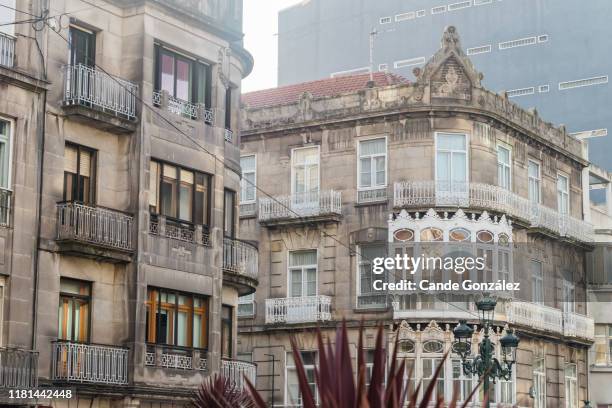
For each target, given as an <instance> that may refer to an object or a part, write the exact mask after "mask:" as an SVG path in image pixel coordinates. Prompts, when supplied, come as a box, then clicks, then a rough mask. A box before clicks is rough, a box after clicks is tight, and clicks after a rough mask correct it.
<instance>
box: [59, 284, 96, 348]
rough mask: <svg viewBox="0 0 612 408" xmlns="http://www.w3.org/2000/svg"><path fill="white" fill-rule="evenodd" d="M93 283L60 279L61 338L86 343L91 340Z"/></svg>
mask: <svg viewBox="0 0 612 408" xmlns="http://www.w3.org/2000/svg"><path fill="white" fill-rule="evenodd" d="M90 305H91V284H90V283H89V282H84V281H79V280H74V279H65V278H62V279H61V280H60V299H59V319H58V321H59V324H58V334H57V338H58V339H59V340H67V341H75V342H81V343H86V342H88V341H89V322H90V316H91V309H90Z"/></svg>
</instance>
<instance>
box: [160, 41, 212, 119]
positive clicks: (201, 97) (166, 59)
mask: <svg viewBox="0 0 612 408" xmlns="http://www.w3.org/2000/svg"><path fill="white" fill-rule="evenodd" d="M155 52H156V67H155V89H156V90H157V91H166V92H168V94H169V95H170V96H171V97H174V98H176V99H181V100H183V101H186V102H191V103H201V104H203V105H204V106H206V107H207V108H209V107H210V106H211V82H212V77H211V69H210V66H209V65H208V64H205V63H203V62H200V61H197V60H195V59H194V58H190V57H187V56H185V55H183V54H179V53H176V52H174V51H171V50H169V49H167V48H164V47H162V46H160V45H156V47H155Z"/></svg>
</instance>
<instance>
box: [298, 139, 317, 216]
mask: <svg viewBox="0 0 612 408" xmlns="http://www.w3.org/2000/svg"><path fill="white" fill-rule="evenodd" d="M291 179H292V182H291V193H292V194H293V202H292V204H293V205H297V206H302V205H304V206H310V205H315V206H318V205H319V195H318V193H319V147H318V146H315V147H304V148H297V149H293V151H292V152H291Z"/></svg>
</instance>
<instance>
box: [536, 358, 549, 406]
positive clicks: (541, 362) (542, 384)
mask: <svg viewBox="0 0 612 408" xmlns="http://www.w3.org/2000/svg"><path fill="white" fill-rule="evenodd" d="M533 395H534V397H533V406H534V408H546V359H545V358H544V350H543V349H542V348H540V349H539V350H537V351H536V355H535V356H534V360H533Z"/></svg>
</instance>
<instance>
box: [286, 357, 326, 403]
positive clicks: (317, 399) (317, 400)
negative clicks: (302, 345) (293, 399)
mask: <svg viewBox="0 0 612 408" xmlns="http://www.w3.org/2000/svg"><path fill="white" fill-rule="evenodd" d="M299 352H300V353H302V352H314V353H315V359H316V363H315V365H311V364H308V365H306V364H305V365H304V369H306V368H309V367H312V368H313V369H314V368H316V365H317V364H318V361H319V351H318V350H299ZM288 353H293V352H292V351H285V352H284V354H285V356H284V358H285V388H284V394H285V398H284V403H285V405H284V406H285V407H293V406H294V405H289V392H288V389H287V386H288V385H289V382H288V379H289V374H288V372H289V368H290V367H291V368H293V369H295V368H296V366H295V361H294V362H293V364H294V365H292V366H289V365H288V361H289V359H288V358H287V354H288ZM300 357H301V354H300ZM316 391H317V392H316V394H315V404H318V403H319V390H318V388H317V389H316Z"/></svg>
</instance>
